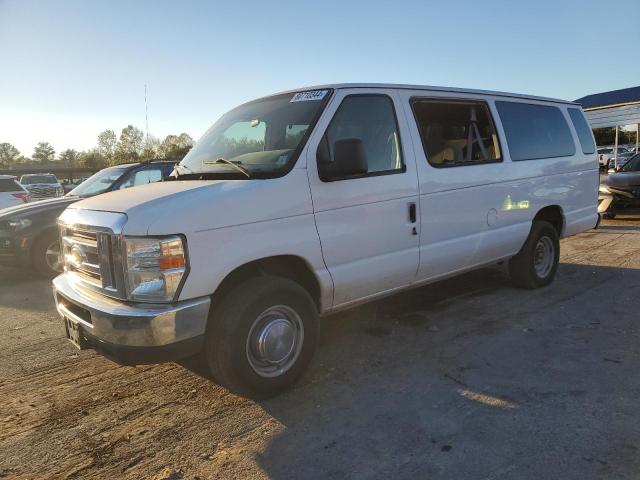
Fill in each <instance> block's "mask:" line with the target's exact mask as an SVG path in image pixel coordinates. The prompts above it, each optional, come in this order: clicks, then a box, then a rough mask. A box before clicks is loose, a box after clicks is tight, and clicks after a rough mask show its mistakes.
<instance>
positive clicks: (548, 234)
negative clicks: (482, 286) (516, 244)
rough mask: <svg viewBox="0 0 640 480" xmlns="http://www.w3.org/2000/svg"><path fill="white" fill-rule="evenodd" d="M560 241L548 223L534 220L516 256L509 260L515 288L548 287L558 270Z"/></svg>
mask: <svg viewBox="0 0 640 480" xmlns="http://www.w3.org/2000/svg"><path fill="white" fill-rule="evenodd" d="M559 260H560V241H559V240H558V232H557V231H556V229H555V228H554V227H553V225H551V224H550V223H549V222H546V221H544V220H536V221H534V222H533V226H532V227H531V232H530V233H529V237H528V238H527V241H526V242H525V243H524V245H523V246H522V248H521V249H520V251H519V252H518V254H517V255H516V256H515V257H513V258H512V259H511V260H509V273H510V275H511V279H512V280H513V283H515V284H516V286H518V287H521V288H540V287H544V286H546V285H549V284H550V283H551V282H552V281H553V279H554V277H555V276H556V271H557V270H558V263H559Z"/></svg>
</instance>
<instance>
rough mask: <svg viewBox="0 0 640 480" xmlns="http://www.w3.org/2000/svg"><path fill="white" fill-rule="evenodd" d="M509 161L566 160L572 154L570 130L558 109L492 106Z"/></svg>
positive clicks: (529, 105) (516, 104)
mask: <svg viewBox="0 0 640 480" xmlns="http://www.w3.org/2000/svg"><path fill="white" fill-rule="evenodd" d="M496 107H497V108H498V113H499V114H500V118H501V119H502V125H503V126H504V131H505V135H506V137H507V145H508V146H509V152H510V153H511V160H515V161H518V160H533V159H538V158H551V157H568V156H571V155H574V154H575V153H576V146H575V144H574V143H573V137H572V136H571V130H569V125H568V124H567V122H566V120H565V118H564V115H563V114H562V112H561V111H560V109H559V108H558V107H552V106H548V105H533V104H528V103H516V102H496Z"/></svg>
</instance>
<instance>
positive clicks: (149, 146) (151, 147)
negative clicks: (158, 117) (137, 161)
mask: <svg viewBox="0 0 640 480" xmlns="http://www.w3.org/2000/svg"><path fill="white" fill-rule="evenodd" d="M159 149H160V140H158V138H157V137H154V136H153V135H149V136H148V137H147V138H145V139H144V144H143V146H142V158H143V159H144V160H151V159H154V158H158V150H159Z"/></svg>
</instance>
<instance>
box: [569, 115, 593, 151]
mask: <svg viewBox="0 0 640 480" xmlns="http://www.w3.org/2000/svg"><path fill="white" fill-rule="evenodd" d="M567 111H568V112H569V116H570V117H571V121H572V122H573V126H574V127H575V129H576V133H577V134H578V140H580V146H581V147H582V153H593V152H595V151H596V144H595V142H594V141H593V135H592V134H591V127H589V124H588V123H587V120H586V119H585V118H584V115H583V114H582V112H581V111H580V109H579V108H569V109H567Z"/></svg>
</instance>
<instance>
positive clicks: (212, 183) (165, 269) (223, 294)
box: [53, 84, 598, 396]
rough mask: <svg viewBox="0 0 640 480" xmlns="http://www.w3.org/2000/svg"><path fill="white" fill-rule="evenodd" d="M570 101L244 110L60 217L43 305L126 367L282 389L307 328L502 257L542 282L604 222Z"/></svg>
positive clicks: (522, 275) (423, 98)
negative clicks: (172, 164) (159, 167)
mask: <svg viewBox="0 0 640 480" xmlns="http://www.w3.org/2000/svg"><path fill="white" fill-rule="evenodd" d="M595 152H596V147H595V143H594V139H593V135H592V133H591V130H590V129H589V127H588V125H587V122H586V121H585V118H584V116H583V113H582V111H581V109H580V107H579V106H578V105H576V104H573V103H571V102H564V101H559V100H552V99H546V98H538V97H531V96H524V95H515V94H509V93H497V92H485V91H475V90H463V89H453V88H440V87H420V86H406V85H377V84H376V85H370V84H349V85H328V86H322V87H315V88H312V89H305V90H299V91H291V92H286V93H281V94H277V95H273V96H269V97H265V98H261V99H259V100H255V101H252V102H249V103H246V104H244V105H241V106H239V107H237V108H235V109H234V110H231V111H230V112H229V113H227V114H225V115H224V116H223V117H222V118H221V119H220V120H218V121H217V122H216V123H215V124H214V125H213V126H212V127H211V128H210V129H209V130H208V131H207V132H206V133H205V135H204V136H203V137H202V139H200V141H199V142H198V143H197V144H196V145H195V147H194V148H193V149H192V150H191V151H190V152H189V154H188V155H187V156H186V157H185V158H184V160H183V161H182V162H181V163H180V164H179V166H177V167H176V169H175V171H174V173H173V175H174V177H175V178H174V179H173V180H171V181H165V182H161V183H155V184H150V185H144V186H142V187H138V188H135V189H129V190H124V191H118V192H113V193H107V194H105V195H100V196H97V197H94V198H90V199H87V200H83V201H80V202H77V203H75V204H73V205H72V206H71V207H69V208H68V209H67V210H66V211H65V212H64V213H63V214H62V216H61V217H60V220H59V223H60V230H61V235H62V241H63V250H64V262H65V273H63V274H62V275H60V276H59V277H57V278H56V279H55V280H54V282H53V286H54V295H55V300H56V305H57V308H58V311H59V313H60V315H61V316H62V317H63V318H64V320H65V325H66V330H67V336H68V337H69V339H70V340H71V341H72V342H73V343H74V344H76V345H77V346H78V347H80V348H85V347H88V348H94V349H96V350H98V351H100V352H102V353H104V354H105V355H107V356H110V357H112V358H114V359H116V360H118V361H120V362H122V363H125V364H138V363H147V362H158V361H165V360H174V359H177V358H180V357H184V356H187V355H192V354H196V353H199V352H203V353H204V358H206V361H207V363H208V367H209V369H210V370H211V372H212V374H213V377H214V378H215V379H216V380H217V381H218V382H219V383H221V384H222V385H225V386H226V387H228V388H229V389H231V390H233V391H236V392H240V393H242V394H244V395H249V396H267V395H271V394H274V393H277V392H279V391H281V390H283V389H285V388H287V387H289V386H290V385H292V384H293V383H294V382H295V381H296V380H297V379H298V378H299V377H300V376H301V375H302V373H303V372H304V370H305V368H306V367H307V365H308V364H309V361H310V360H311V357H312V355H313V353H314V350H315V349H316V345H317V342H318V329H319V320H318V319H319V317H321V316H322V315H325V314H328V313H331V312H335V311H338V310H341V309H345V308H348V307H352V306H354V305H358V304H361V303H363V302H368V301H370V300H374V299H378V298H380V297H383V296H385V295H389V294H391V293H394V292H398V291H401V290H405V289H408V288H413V287H417V286H420V285H424V284H427V283H430V282H433V281H436V280H439V279H442V278H445V277H449V276H452V275H456V274H458V273H461V272H465V271H468V270H471V269H475V268H478V267H482V266H484V265H489V264H493V263H495V262H500V261H503V260H508V261H509V267H510V272H511V275H512V277H513V280H514V282H515V284H516V285H518V286H520V287H524V288H537V287H543V286H545V285H548V284H549V283H550V282H551V281H552V280H553V278H554V276H555V273H556V269H557V267H558V255H559V243H558V239H559V238H561V237H566V236H569V235H574V234H576V233H578V232H582V231H585V230H587V229H591V228H593V227H594V226H595V225H596V223H597V220H598V215H597V213H596V202H597V193H598V160H597V156H596V153H595Z"/></svg>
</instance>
